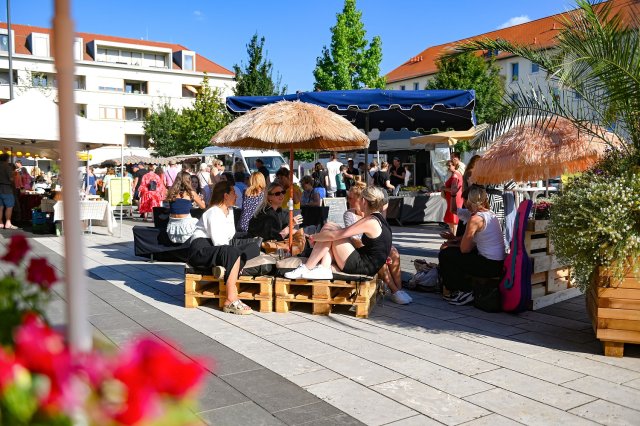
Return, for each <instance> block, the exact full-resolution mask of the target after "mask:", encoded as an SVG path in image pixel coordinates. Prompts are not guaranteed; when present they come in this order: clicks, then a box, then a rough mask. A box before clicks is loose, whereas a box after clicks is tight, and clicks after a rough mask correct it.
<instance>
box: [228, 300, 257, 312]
mask: <svg viewBox="0 0 640 426" xmlns="http://www.w3.org/2000/svg"><path fill="white" fill-rule="evenodd" d="M247 308H248V309H247ZM222 311H223V312H226V313H228V314H236V315H250V314H251V313H253V310H252V309H251V308H250V307H249V306H247V305H246V304H244V303H242V301H241V300H240V299H238V300H236V301H234V302H231V303H229V304H228V305H225V306H224V307H223V308H222Z"/></svg>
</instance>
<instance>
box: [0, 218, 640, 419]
mask: <svg viewBox="0 0 640 426" xmlns="http://www.w3.org/2000/svg"><path fill="white" fill-rule="evenodd" d="M131 225H132V223H127V222H125V224H124V226H123V229H122V234H123V236H122V237H121V238H120V237H119V236H118V235H119V232H120V231H119V229H118V228H116V231H115V235H116V236H109V235H104V234H101V233H100V232H101V231H102V230H103V229H104V228H98V227H96V228H94V231H97V233H94V234H93V235H86V236H85V237H84V242H85V245H86V251H85V258H84V259H83V262H84V266H85V268H86V269H87V270H88V272H89V274H90V277H89V279H88V280H87V283H88V286H89V290H90V292H91V294H90V301H89V307H90V314H91V316H90V321H91V324H92V326H93V329H94V332H95V334H96V335H97V336H100V337H101V338H103V339H107V340H109V341H111V342H113V343H114V344H116V345H122V344H125V343H126V342H127V341H129V339H131V338H132V337H133V336H135V335H138V334H140V333H152V334H154V335H155V336H157V338H159V339H161V340H162V341H165V342H167V344H172V345H175V347H176V350H181V351H184V352H185V353H187V354H191V355H198V356H201V355H208V356H211V357H212V358H214V359H215V366H214V367H213V368H211V371H210V373H209V375H208V378H207V382H206V386H205V387H204V389H203V392H202V396H201V398H200V410H201V411H200V412H199V413H198V415H199V416H200V418H201V419H202V421H203V423H205V424H216V425H225V424H234V425H237V424H267V425H271V424H305V425H307V424H308V425H321V424H322V425H324V424H326V425H330V424H331V425H334V424H349V425H351V424H362V423H364V424H370V425H383V424H393V425H432V424H433V425H435V424H446V425H459V424H464V425H489V424H490V425H515V424H535V425H546V424H549V425H552V424H554V425H555V424H559V423H561V422H562V423H566V424H570V425H573V424H604V425H634V424H635V425H637V424H640V411H639V410H640V408H639V407H640V347H638V346H634V345H626V347H625V357H624V358H621V359H618V358H606V357H604V356H602V355H601V353H602V348H601V345H600V344H599V342H598V341H597V340H596V339H595V337H594V335H593V331H592V329H591V325H590V322H589V319H588V317H587V315H586V312H585V304H584V298H583V297H577V298H574V299H571V300H568V301H565V302H562V303H559V304H557V305H554V306H552V307H548V308H545V309H542V310H539V311H535V312H525V313H523V314H520V315H510V314H488V313H485V312H482V311H479V310H477V309H474V308H473V307H456V306H450V305H448V304H447V303H445V302H444V301H443V300H442V299H441V298H440V297H438V296H437V295H434V294H426V293H416V292H412V293H411V295H412V297H413V299H414V302H413V303H412V304H411V305H407V306H399V305H395V304H393V303H391V302H390V301H388V300H385V301H381V302H379V303H378V305H377V306H376V307H375V309H374V311H373V313H372V315H371V316H370V317H369V318H368V319H357V318H354V317H353V313H351V312H349V311H348V310H347V309H338V310H337V311H336V312H334V313H332V314H331V315H330V316H313V315H311V314H310V312H308V311H302V310H294V311H291V312H290V313H289V314H276V313H269V314H262V313H257V312H256V313H254V315H251V316H248V317H244V316H234V315H229V314H224V313H222V312H221V311H219V310H218V309H217V308H216V307H214V306H202V307H199V308H197V309H185V308H184V307H183V302H184V301H183V297H184V296H183V294H184V289H183V285H184V276H183V264H178V263H149V262H148V261H146V260H145V259H141V258H137V257H135V256H134V254H133V237H132V233H131ZM441 230H442V228H440V227H438V226H437V225H424V226H416V227H394V228H393V232H394V244H395V245H396V246H397V247H398V249H399V251H400V253H401V254H402V269H403V274H404V275H408V274H410V272H411V271H412V270H413V263H412V262H413V260H414V259H415V258H417V257H420V258H427V259H429V260H432V261H433V260H435V257H436V256H437V250H438V246H439V244H440V242H441V239H440V238H439V237H438V232H440V231H441ZM10 232H11V231H0V235H1V236H2V238H1V243H2V244H5V242H6V237H7V236H8V235H9V234H10ZM28 236H29V238H30V241H31V242H32V245H33V246H34V250H35V251H36V253H38V254H39V255H44V256H47V257H48V258H49V259H50V260H51V261H52V262H53V263H54V265H56V266H57V267H58V268H60V269H61V268H62V260H63V259H62V256H61V254H62V253H64V246H63V239H61V238H59V237H54V236H34V235H28ZM55 290H56V298H55V300H54V301H53V303H52V304H51V307H50V309H49V315H50V318H51V320H52V321H53V322H54V323H55V324H63V323H64V309H65V302H64V289H63V288H62V286H60V285H57V286H56V287H55ZM296 309H297V308H296ZM169 342H170V343H169Z"/></svg>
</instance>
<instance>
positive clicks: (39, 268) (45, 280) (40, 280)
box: [27, 257, 58, 290]
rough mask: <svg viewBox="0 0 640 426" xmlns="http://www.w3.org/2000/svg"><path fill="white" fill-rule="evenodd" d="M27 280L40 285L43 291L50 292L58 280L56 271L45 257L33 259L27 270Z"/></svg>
mask: <svg viewBox="0 0 640 426" xmlns="http://www.w3.org/2000/svg"><path fill="white" fill-rule="evenodd" d="M27 280H29V281H30V282H32V283H34V284H38V285H39V286H40V287H41V288H42V289H43V290H49V288H51V286H52V285H53V283H55V282H56V281H57V280H58V277H57V276H56V270H55V269H53V267H52V266H51V265H49V262H47V259H45V258H43V257H37V258H31V261H30V262H29V267H28V268H27Z"/></svg>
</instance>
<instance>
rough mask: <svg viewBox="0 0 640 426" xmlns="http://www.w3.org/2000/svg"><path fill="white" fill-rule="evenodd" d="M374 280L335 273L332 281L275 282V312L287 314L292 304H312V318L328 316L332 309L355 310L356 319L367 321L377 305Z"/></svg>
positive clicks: (287, 280) (299, 280) (279, 280)
mask: <svg viewBox="0 0 640 426" xmlns="http://www.w3.org/2000/svg"><path fill="white" fill-rule="evenodd" d="M376 282H377V280H376V279H375V277H364V276H357V275H356V276H353V275H346V274H337V273H334V279H333V280H307V279H304V278H300V279H294V280H289V279H287V278H276V279H275V306H276V312H279V313H286V312H289V309H290V308H291V305H292V304H296V303H307V304H309V303H310V304H311V309H312V313H313V314H314V315H329V314H330V313H331V308H332V306H333V305H350V306H354V307H355V310H356V312H355V314H356V317H358V318H367V317H368V316H369V313H370V312H371V310H372V309H373V307H374V305H375V303H376V294H377V285H376Z"/></svg>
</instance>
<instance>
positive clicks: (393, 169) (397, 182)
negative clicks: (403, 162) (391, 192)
mask: <svg viewBox="0 0 640 426" xmlns="http://www.w3.org/2000/svg"><path fill="white" fill-rule="evenodd" d="M394 173H397V174H399V175H401V176H403V177H401V178H399V177H397V176H394V175H393V174H394ZM389 176H390V177H391V178H390V182H391V185H393V186H398V185H404V167H402V166H398V167H397V168H396V167H393V166H391V168H390V169H389Z"/></svg>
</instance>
